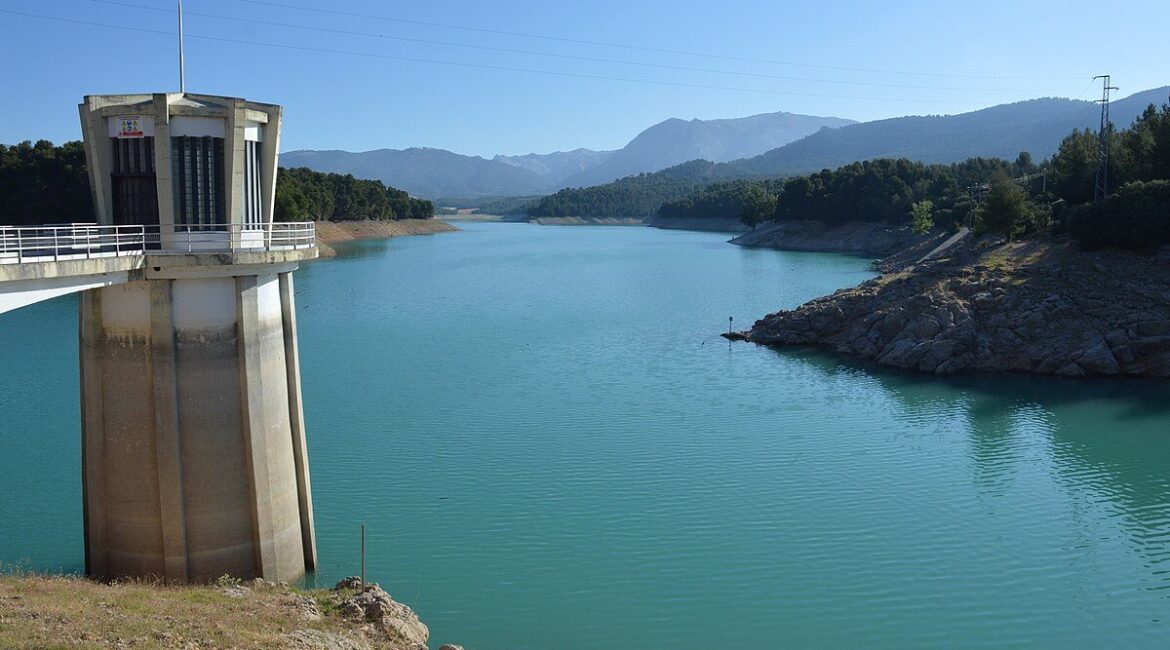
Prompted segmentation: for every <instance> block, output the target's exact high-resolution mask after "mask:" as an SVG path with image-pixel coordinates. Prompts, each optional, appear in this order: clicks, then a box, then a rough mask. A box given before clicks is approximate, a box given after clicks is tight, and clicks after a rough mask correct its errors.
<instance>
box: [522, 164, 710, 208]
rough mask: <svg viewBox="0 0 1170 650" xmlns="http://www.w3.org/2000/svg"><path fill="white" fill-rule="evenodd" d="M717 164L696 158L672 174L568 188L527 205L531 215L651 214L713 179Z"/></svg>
mask: <svg viewBox="0 0 1170 650" xmlns="http://www.w3.org/2000/svg"><path fill="white" fill-rule="evenodd" d="M713 167H714V163H710V162H707V161H705V160H694V161H691V162H688V163H683V164H681V165H678V166H675V167H672V168H670V170H669V172H670V173H662V172H655V173H652V174H637V175H634V176H627V177H625V178H621V179H618V180H616V181H613V182H612V183H606V184H604V185H594V186H592V187H575V188H566V189H563V190H561V191H559V192H556V193H554V194H550V195H548V196H546V197H544V198H542V199H540V200H539V201H537V202H536V203H535V204H533V205H532V206H531V207H529V208H528V216H530V217H650V216H653V215H654V214H655V213H656V212H657V211H658V208H659V207H661V206H662V205H663V204H664V203H669V202H671V201H675V200H678V199H681V198H683V197H685V196H687V195H688V194H690V193H691V192H694V191H695V190H697V189H699V188H701V187H703V186H704V185H706V184H707V183H709V182H710V170H711V168H713Z"/></svg>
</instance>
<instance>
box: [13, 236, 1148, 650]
mask: <svg viewBox="0 0 1170 650" xmlns="http://www.w3.org/2000/svg"><path fill="white" fill-rule="evenodd" d="M461 227H463V228H464V229H465V231H464V232H462V233H455V234H450V235H442V236H437V237H415V238H405V239H395V240H391V241H367V242H359V243H356V244H353V245H351V246H350V247H348V248H346V249H345V255H344V256H343V257H341V258H338V259H336V260H331V261H324V262H317V263H313V264H309V265H307V266H306V267H305V268H303V269H302V270H301V271H299V272H298V273H297V277H296V282H297V300H298V308H299V310H300V311H299V318H300V328H301V354H302V364H303V372H304V391H305V392H304V399H305V411H306V417H307V421H308V426H309V429H308V433H309V445H310V452H311V456H310V462H311V466H312V478H313V492H314V498H315V506H316V521H317V535H318V542H319V544H320V557H321V562H322V571H321V574H322V575H320V576H319V578H318V579H319V582H321V583H330V582H331V581H333V580H335V579H337V578H338V577H340V576H343V575H348V574H353V573H356V572H357V570H358V562H359V555H358V550H359V541H358V527H359V525H360V524H361V523H363V522H364V523H365V524H367V526H368V547H369V555H368V560H367V574H368V575H369V576H370V577H371V578H373V579H375V580H377V581H379V582H380V583H381V584H382V585H383V586H384V587H386V589H387V590H388V591H390V593H391V594H393V595H394V596H395V597H396V598H399V599H401V600H403V601H405V602H407V603H409V604H411V605H412V606H414V607H416V609H417V610H418V611H419V612H420V613H421V615H422V617H423V619H424V621H425V622H426V623H428V624H429V625H430V626H431V629H432V633H433V634H432V641H433V643H432V647H437V646H438V645H439V644H441V643H446V642H459V643H463V644H465V645H466V646H468V647H469V648H474V649H475V650H491V649H513V648H541V649H546V648H566V649H578V648H581V649H585V648H589V649H591V648H614V647H625V648H672V649H688V648H694V649H700V648H701V649H704V650H705V649H708V648H713V647H764V648H772V647H854V646H865V647H883V648H905V647H924V646H947V647H1005V646H1008V647H1023V646H1027V647H1050V648H1066V647H1149V648H1155V647H1166V646H1167V645H1168V644H1170V561H1168V560H1170V386H1167V385H1164V384H1161V385H1160V384H1153V383H1139V382H1084V383H1082V382H1075V381H1054V380H1039V379H1028V378H1009V379H1003V378H996V379H990V378H977V379H960V380H950V381H937V380H934V379H932V378H928V377H921V376H915V375H906V374H899V373H893V372H890V371H886V370H881V369H877V368H872V367H868V366H863V365H859V364H854V363H850V362H847V361H844V360H841V359H837V358H834V357H831V356H828V355H824V354H820V353H816V352H811V351H785V352H775V351H771V350H767V349H764V348H758V347H755V346H752V345H748V344H735V345H734V346H729V345H728V344H727V342H726V341H724V340H722V339H720V338H718V337H715V336H714V335H715V334H717V333H718V332H719V331H722V330H724V329H726V326H727V317H728V315H733V316H734V317H735V320H736V325H737V326H741V325H742V326H745V327H746V326H747V325H748V324H750V322H751V320H752V319H754V318H755V317H758V316H760V315H763V314H764V313H767V312H769V311H773V310H775V309H777V308H780V307H790V306H794V305H796V304H799V303H800V302H802V301H804V300H807V299H809V298H812V297H815V296H818V295H822V294H825V293H828V292H831V291H832V290H833V289H835V288H838V287H842V286H847V285H852V284H855V283H857V282H859V281H861V280H862V279H864V278H866V277H868V275H869V274H868V273H867V272H866V266H867V261H866V260H863V259H858V258H854V257H846V256H838V255H824V254H808V253H803V254H802V253H780V252H774V251H752V250H743V249H739V248H736V247H733V246H729V245H727V244H725V243H724V240H725V239H726V237H725V236H722V235H717V234H710V233H694V232H678V231H659V230H653V229H644V228H604V227H588V228H566V227H562V228H557V227H539V226H528V225H519V224H462V225H461ZM76 338H77V332H76V301H75V300H73V299H62V300H58V301H52V302H48V303H43V304H40V305H36V306H33V307H29V308H26V309H23V310H19V311H17V312H13V313H10V314H5V315H2V316H0V361H2V366H0V367H2V372H0V413H3V419H2V421H0V495H3V496H2V500H0V508H2V510H0V561H3V562H8V563H12V562H19V563H21V564H22V565H24V566H26V567H30V568H38V569H62V570H66V571H80V569H81V565H82V554H81V553H82V544H81V511H80V474H79V447H80V442H79V433H78V432H79V423H78V397H77V371H76V363H77V351H76Z"/></svg>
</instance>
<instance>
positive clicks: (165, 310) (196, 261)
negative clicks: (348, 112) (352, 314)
mask: <svg viewBox="0 0 1170 650" xmlns="http://www.w3.org/2000/svg"><path fill="white" fill-rule="evenodd" d="M79 108H80V114H81V124H82V131H83V133H84V141H85V153H86V162H87V165H88V168H89V180H90V184H91V187H92V190H93V201H94V209H95V214H96V218H97V223H95V224H69V225H65V226H61V225H53V226H43V227H29V228H25V227H19V228H0V312H3V311H6V310H7V309H11V308H15V307H18V306H20V305H22V304H28V303H30V302H35V301H37V300H43V299H45V298H48V297H52V296H55V295H61V294H64V293H70V292H78V291H80V292H81V295H80V310H81V313H80V346H81V349H80V351H81V354H80V358H81V401H82V411H81V414H82V436H81V440H82V493H83V499H84V517H85V526H84V528H85V565H86V571H87V573H89V574H90V575H92V576H95V577H103V578H118V577H124V576H142V577H156V578H161V579H164V580H166V581H174V582H186V581H206V580H213V579H215V578H216V577H219V576H221V575H224V574H230V575H232V576H237V577H241V578H250V577H263V578H265V579H269V580H293V579H296V578H298V577H300V576H301V575H302V574H304V572H305V571H306V570H312V569H314V568H315V565H316V543H315V539H314V530H313V506H312V496H311V491H310V483H309V465H308V454H307V450H306V444H305V429H304V417H303V412H302V406H301V384H300V369H299V359H298V352H297V321H296V303H295V299H294V293H293V277H292V272H293V270H295V269H296V268H297V265H298V263H299V262H300V261H303V260H306V259H312V258H314V257H316V255H317V249H316V245H315V238H314V232H313V228H312V224H311V223H309V224H275V223H273V219H272V217H273V204H274V200H275V192H276V174H277V150H278V148H279V143H280V123H281V109H280V107H279V106H274V105H270V104H259V103H255V102H249V101H245V100H242V99H236V98H230V97H214V96H208V95H195V94H189V93H187V94H184V93H169V94H153V95H115V96H88V97H86V98H85V101H84V102H83V103H82V104H81V105H80V107H79Z"/></svg>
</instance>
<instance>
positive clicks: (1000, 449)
mask: <svg viewBox="0 0 1170 650" xmlns="http://www.w3.org/2000/svg"><path fill="white" fill-rule="evenodd" d="M774 352H775V353H776V354H777V355H779V356H782V357H784V358H786V359H789V360H797V361H799V362H802V363H804V364H807V365H808V366H809V367H812V368H813V369H815V370H816V371H818V372H820V373H821V374H822V375H823V376H824V377H826V378H830V377H840V376H842V375H846V376H854V377H864V378H867V379H869V380H871V381H876V382H877V384H878V385H879V386H880V387H881V388H882V390H883V391H884V392H885V393H886V394H887V395H889V396H890V397H891V398H893V399H894V400H895V401H896V402H897V403H899V404H900V405H901V406H902V407H904V408H905V409H906V410H907V411H911V412H922V413H926V412H935V413H938V412H940V409H939V407H940V405H941V406H943V407H944V408H943V409H941V411H942V412H946V413H952V414H955V415H954V416H953V417H958V418H961V419H962V423H961V424H962V425H963V429H965V430H966V431H967V435H968V436H969V439H970V444H971V451H970V457H971V460H972V463H973V467H974V471H975V476H974V480H975V481H976V482H978V483H979V485H980V488H981V489H983V490H988V491H990V493H992V494H995V493H997V492H1000V491H1002V490H1006V489H1007V488H1006V486H1007V484H1008V483H1010V477H1011V476H1012V475H1013V474H1014V473H1015V472H1017V471H1018V470H1019V469H1020V468H1021V467H1023V466H1024V464H1025V463H1033V462H1045V461H1046V463H1047V465H1048V466H1050V468H1051V474H1052V476H1053V479H1054V480H1055V482H1056V484H1057V485H1059V486H1061V487H1062V488H1063V490H1064V491H1065V492H1066V493H1067V494H1069V495H1072V496H1074V497H1076V498H1077V501H1078V502H1079V503H1081V504H1084V507H1104V508H1106V515H1107V516H1109V517H1111V518H1115V519H1116V520H1117V521H1118V522H1119V523H1120V524H1121V526H1122V527H1123V528H1124V529H1125V531H1126V533H1127V535H1128V536H1129V540H1130V546H1131V548H1132V549H1134V550H1135V551H1136V552H1138V553H1140V554H1141V555H1142V557H1144V558H1145V559H1146V566H1147V568H1149V569H1150V571H1151V573H1152V574H1153V575H1154V576H1155V579H1156V580H1157V582H1158V583H1159V584H1158V585H1157V586H1156V587H1155V588H1157V589H1170V474H1168V473H1167V472H1166V468H1167V467H1168V466H1170V383H1166V382H1161V381H1156V380H1144V379H1107V378H1101V379H1066V378H1057V377H1031V376H1024V375H1003V376H994V375H971V376H958V377H937V376H934V375H928V374H922V373H914V372H909V371H902V370H897V369H892V368H886V367H882V366H879V365H877V364H875V363H870V362H863V361H857V360H852V359H848V358H844V357H840V356H837V355H834V354H832V353H829V352H826V351H822V350H816V349H807V348H800V349H789V350H775V351H774ZM1119 422H1124V425H1119V424H1118V423H1119ZM1029 445H1034V446H1031V447H1030V446H1029ZM1035 446H1038V447H1039V448H1040V449H1041V450H1042V454H1041V459H1042V460H1041V461H1037V457H1036V453H1035V451H1034V449H1035Z"/></svg>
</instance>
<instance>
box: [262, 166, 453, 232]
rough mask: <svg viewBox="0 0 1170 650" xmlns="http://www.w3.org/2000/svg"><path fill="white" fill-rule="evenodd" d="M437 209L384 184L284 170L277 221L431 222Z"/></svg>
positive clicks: (278, 188)
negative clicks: (411, 220)
mask: <svg viewBox="0 0 1170 650" xmlns="http://www.w3.org/2000/svg"><path fill="white" fill-rule="evenodd" d="M433 216H435V206H434V204H433V203H431V202H430V201H427V200H424V199H416V198H413V197H411V196H410V195H409V194H407V193H406V192H404V191H402V190H399V189H395V188H393V187H387V186H386V185H384V184H383V183H382V181H371V180H363V179H359V178H354V176H353V174H345V175H341V174H323V173H321V172H315V171H313V170H311V169H309V168H307V167H296V168H293V169H281V170H280V174H278V175H277V177H276V206H275V219H276V221H360V220H364V219H375V220H379V221H389V220H393V219H430V218H431V217H433Z"/></svg>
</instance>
